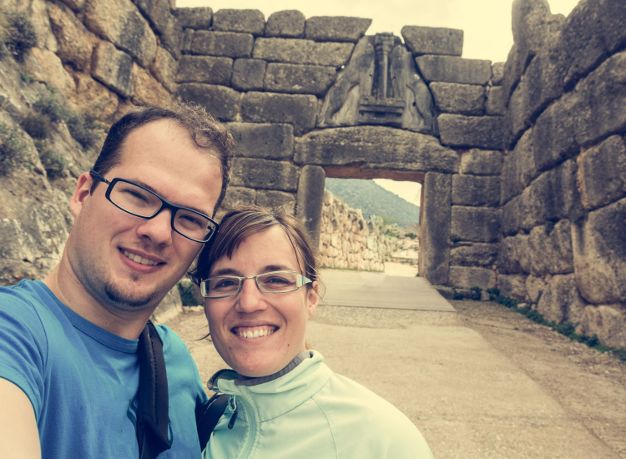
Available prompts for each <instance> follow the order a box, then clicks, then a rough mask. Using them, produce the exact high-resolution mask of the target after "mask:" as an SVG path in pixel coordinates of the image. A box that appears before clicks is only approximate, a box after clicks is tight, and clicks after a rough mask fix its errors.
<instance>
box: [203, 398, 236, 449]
mask: <svg viewBox="0 0 626 459" xmlns="http://www.w3.org/2000/svg"><path fill="white" fill-rule="evenodd" d="M229 399H230V397H229V396H228V395H226V394H215V395H213V397H211V398H210V399H209V401H208V402H206V403H204V404H202V405H198V406H196V425H197V426H198V438H199V439H200V449H204V448H205V447H206V444H207V443H208V441H209V438H210V437H211V433H212V432H213V429H215V426H216V425H217V422H218V421H219V420H220V418H221V417H222V414H224V411H225V410H226V407H227V406H228V400H229Z"/></svg>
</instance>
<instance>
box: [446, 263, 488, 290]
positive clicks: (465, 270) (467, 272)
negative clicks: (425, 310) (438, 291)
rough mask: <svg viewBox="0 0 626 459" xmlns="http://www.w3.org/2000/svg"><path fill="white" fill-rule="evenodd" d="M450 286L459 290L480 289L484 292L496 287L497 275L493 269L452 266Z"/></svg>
mask: <svg viewBox="0 0 626 459" xmlns="http://www.w3.org/2000/svg"><path fill="white" fill-rule="evenodd" d="M449 284H450V285H452V286H453V287H458V288H466V289H467V288H473V287H479V288H481V289H483V290H485V289H489V288H494V287H495V286H496V273H495V272H494V271H493V270H492V269H486V268H474V267H469V266H450V280H449Z"/></svg>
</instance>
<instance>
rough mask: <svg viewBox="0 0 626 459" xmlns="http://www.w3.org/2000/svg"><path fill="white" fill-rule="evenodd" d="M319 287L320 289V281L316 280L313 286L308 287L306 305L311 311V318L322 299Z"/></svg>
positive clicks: (309, 311)
mask: <svg viewBox="0 0 626 459" xmlns="http://www.w3.org/2000/svg"><path fill="white" fill-rule="evenodd" d="M319 289H320V284H319V282H318V281H314V282H313V284H311V287H310V288H308V289H307V292H306V302H307V305H306V307H307V310H308V313H309V319H310V318H311V317H313V314H315V309H316V308H317V305H318V303H319V301H320V293H319Z"/></svg>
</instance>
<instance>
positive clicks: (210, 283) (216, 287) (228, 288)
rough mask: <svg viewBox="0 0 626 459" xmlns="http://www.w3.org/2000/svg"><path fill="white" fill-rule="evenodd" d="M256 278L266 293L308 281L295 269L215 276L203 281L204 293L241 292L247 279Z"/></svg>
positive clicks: (284, 290) (211, 295)
mask: <svg viewBox="0 0 626 459" xmlns="http://www.w3.org/2000/svg"><path fill="white" fill-rule="evenodd" d="M251 278H253V279H255V281H256V284H257V286H258V287H259V290H261V291H262V292H266V293H287V292H291V291H294V290H297V289H298V288H299V287H302V286H303V285H305V284H306V283H308V282H307V281H308V279H306V278H305V277H304V276H302V274H300V273H297V272H294V271H272V272H267V273H262V274H257V275H256V276H251V277H239V276H215V277H209V278H208V279H205V280H203V281H202V285H201V287H202V288H201V290H202V295H203V296H205V297H207V298H223V297H226V296H232V295H236V294H237V293H239V291H240V290H241V286H242V284H243V282H244V280H246V279H251Z"/></svg>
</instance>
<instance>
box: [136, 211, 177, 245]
mask: <svg viewBox="0 0 626 459" xmlns="http://www.w3.org/2000/svg"><path fill="white" fill-rule="evenodd" d="M172 231H173V230H172V211H171V210H170V209H162V210H161V212H159V213H158V214H156V215H155V216H154V217H152V218H148V219H142V221H141V222H140V223H139V226H138V227H137V234H139V236H140V237H145V238H148V239H150V240H151V241H152V242H154V243H156V244H167V243H169V242H171V240H172Z"/></svg>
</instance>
